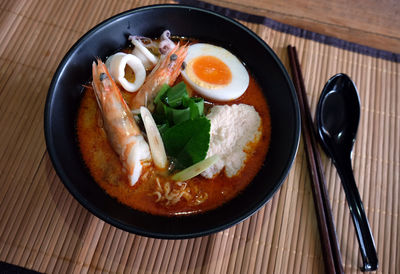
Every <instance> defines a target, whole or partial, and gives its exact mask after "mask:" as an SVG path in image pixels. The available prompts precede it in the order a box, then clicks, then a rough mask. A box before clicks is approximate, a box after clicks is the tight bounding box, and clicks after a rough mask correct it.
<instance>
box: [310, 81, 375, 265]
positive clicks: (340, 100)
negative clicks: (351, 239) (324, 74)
mask: <svg viewBox="0 0 400 274" xmlns="http://www.w3.org/2000/svg"><path fill="white" fill-rule="evenodd" d="M315 120H316V126H317V131H318V135H319V139H320V141H321V144H322V147H323V149H324V150H325V152H326V154H327V155H328V156H329V157H330V158H332V161H333V163H334V165H335V166H336V169H337V171H338V173H339V176H340V179H341V181H342V185H343V189H344V192H345V194H346V198H347V203H348V205H349V208H350V214H351V216H352V218H353V222H354V226H355V228H356V234H357V238H358V242H359V244H360V251H361V256H362V259H363V263H364V266H363V267H362V268H361V269H362V270H363V271H373V270H376V269H377V268H378V256H377V254H376V248H375V242H374V238H373V236H372V233H371V229H370V227H369V223H368V219H367V216H366V215H365V211H364V207H363V204H362V201H361V198H360V194H359V192H358V189H357V185H356V182H355V179H354V175H353V170H352V167H351V151H352V149H353V144H354V141H355V139H356V133H357V128H358V123H359V120H360V99H359V96H358V92H357V88H356V86H355V85H354V83H353V81H352V80H351V79H350V78H349V76H347V75H346V74H342V73H339V74H336V75H335V76H333V77H332V78H331V79H329V81H328V82H327V83H326V84H325V87H324V89H323V90H322V94H321V97H320V99H319V102H318V105H317V112H316V119H315Z"/></svg>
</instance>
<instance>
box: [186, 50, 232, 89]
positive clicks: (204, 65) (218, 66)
mask: <svg viewBox="0 0 400 274" xmlns="http://www.w3.org/2000/svg"><path fill="white" fill-rule="evenodd" d="M192 68H193V72H194V73H195V74H196V76H197V77H199V78H200V79H201V80H202V81H204V82H207V83H210V84H214V85H226V84H229V83H230V81H231V79H232V73H231V70H230V69H229V67H228V66H227V65H226V64H225V63H224V62H222V61H221V60H220V59H218V58H217V57H214V56H199V57H197V58H195V60H193V65H192Z"/></svg>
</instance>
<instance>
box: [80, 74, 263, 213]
mask: <svg viewBox="0 0 400 274" xmlns="http://www.w3.org/2000/svg"><path fill="white" fill-rule="evenodd" d="M178 81H180V79H178ZM178 81H177V82H178ZM122 93H123V96H124V98H125V99H128V98H129V97H130V96H134V95H132V94H130V93H127V92H122ZM128 101H129V100H128ZM212 103H213V104H219V103H218V102H212ZM240 103H243V104H248V105H252V106H254V108H255V109H256V111H257V112H258V113H259V115H260V117H261V121H262V122H261V124H262V137H261V138H260V140H259V142H258V143H256V144H251V145H250V146H248V147H250V150H251V151H247V150H246V153H247V155H248V156H247V160H246V162H245V166H244V168H242V169H241V170H240V171H239V173H238V175H236V176H234V177H232V178H228V177H227V176H226V175H225V173H224V171H221V172H220V173H219V174H218V175H217V176H215V177H214V178H212V179H206V178H204V177H202V176H201V175H198V176H196V177H195V178H192V179H190V180H188V181H186V184H187V187H188V189H189V188H190V190H191V191H192V193H200V194H201V195H202V197H203V198H204V197H206V198H207V199H205V200H204V201H203V202H202V203H200V204H196V203H193V202H188V201H187V200H185V199H183V198H182V199H181V200H180V201H179V202H177V203H175V204H169V205H168V204H166V203H162V202H157V196H156V195H155V194H154V192H155V189H156V186H157V183H156V181H155V180H154V176H152V175H154V172H155V171H154V169H155V168H154V166H152V165H150V166H148V167H144V168H143V171H142V176H141V177H140V179H139V181H138V182H137V183H136V184H135V185H134V186H133V187H132V186H129V184H128V179H127V176H126V175H125V174H124V173H123V171H122V165H121V163H120V160H119V157H118V155H117V154H116V153H115V152H114V151H113V149H112V148H111V146H110V144H109V143H108V141H107V137H106V134H105V132H104V130H103V129H102V128H101V117H100V111H99V110H98V107H97V102H96V98H95V96H94V92H93V90H92V89H91V88H86V90H85V92H84V94H83V98H82V101H81V105H80V108H79V112H78V117H77V133H78V140H79V145H80V149H81V152H82V157H83V160H84V162H85V164H86V166H87V167H88V169H89V171H90V174H91V175H92V177H93V178H94V180H95V181H96V182H97V183H98V184H99V185H100V187H101V188H103V189H104V190H105V191H106V192H107V193H108V194H109V195H110V196H112V197H114V198H116V199H117V200H118V201H119V202H121V203H123V204H125V205H128V206H130V207H132V208H134V209H137V210H140V211H144V212H148V213H151V214H155V215H169V216H172V215H185V214H193V213H199V212H204V211H207V210H210V209H213V208H216V207H218V206H220V205H222V204H223V203H225V202H227V201H229V200H231V199H232V198H234V197H235V196H236V195H238V194H239V193H240V191H242V190H243V189H244V188H245V187H246V186H247V185H248V184H249V183H250V182H251V181H252V180H253V178H254V177H255V175H256V174H257V172H258V171H259V170H260V168H261V166H262V164H263V162H264V158H265V155H266V153H267V150H268V145H269V141H270V117H269V110H268V105H267V102H266V100H265V97H264V95H263V94H262V91H261V88H260V87H259V85H258V84H257V83H256V81H255V80H254V78H253V77H250V84H249V87H248V88H247V91H246V92H245V93H244V94H243V95H242V96H241V97H240V98H238V99H236V100H233V101H230V102H228V103H224V104H229V105H232V104H240ZM248 147H247V148H248ZM201 195H200V196H201Z"/></svg>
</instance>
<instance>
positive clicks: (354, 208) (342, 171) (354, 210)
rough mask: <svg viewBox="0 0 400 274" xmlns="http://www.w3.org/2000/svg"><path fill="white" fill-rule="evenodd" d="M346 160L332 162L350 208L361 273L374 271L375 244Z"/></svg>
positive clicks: (375, 267) (375, 260)
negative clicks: (361, 264)
mask: <svg viewBox="0 0 400 274" xmlns="http://www.w3.org/2000/svg"><path fill="white" fill-rule="evenodd" d="M346 159H348V160H347V161H343V162H340V163H339V162H334V164H335V165H336V168H337V170H338V173H339V176H340V179H341V181H342V185H343V189H344V192H345V194H346V198H347V203H348V205H349V208H350V214H351V217H352V218H353V222H354V226H355V228H356V234H357V238H358V243H359V244H360V250H361V256H362V259H363V263H364V266H363V268H362V271H374V270H376V269H377V268H378V256H377V253H376V248H375V242H374V238H373V236H372V233H371V229H370V226H369V223H368V219H367V216H366V215H365V211H364V206H363V203H362V201H361V198H360V194H359V192H358V189H357V185H356V181H355V179H354V174H353V170H352V167H351V161H350V158H346Z"/></svg>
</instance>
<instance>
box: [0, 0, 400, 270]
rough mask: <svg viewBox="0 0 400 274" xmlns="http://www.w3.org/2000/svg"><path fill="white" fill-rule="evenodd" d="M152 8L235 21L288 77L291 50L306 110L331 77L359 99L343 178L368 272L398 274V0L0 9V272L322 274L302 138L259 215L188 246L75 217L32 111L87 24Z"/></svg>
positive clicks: (219, 0) (337, 195)
mask: <svg viewBox="0 0 400 274" xmlns="http://www.w3.org/2000/svg"><path fill="white" fill-rule="evenodd" d="M159 3H185V4H192V5H196V6H201V7H204V8H208V9H212V10H214V11H217V12H221V13H222V14H225V15H227V16H230V17H232V18H234V19H236V20H239V21H240V22H241V23H243V24H244V25H246V26H247V27H248V28H250V29H251V30H253V31H254V32H256V33H257V34H258V35H259V36H260V37H261V38H262V39H264V40H265V41H266V42H267V43H268V45H270V47H271V48H272V49H273V50H274V51H275V52H276V54H277V55H278V56H279V58H280V59H281V60H282V62H283V64H284V65H285V66H286V67H287V68H288V57H287V53H286V47H287V45H289V44H291V45H294V46H296V48H297V50H298V53H299V59H300V63H301V67H302V70H303V74H304V81H305V85H306V90H307V97H308V99H309V102H310V106H311V109H312V110H315V107H316V104H317V101H318V97H319V94H320V92H321V88H322V86H323V85H324V83H325V82H326V81H327V79H329V77H330V76H332V75H333V74H335V73H338V72H344V73H346V74H348V75H350V76H351V77H352V79H353V80H354V82H355V84H356V85H357V87H358V89H359V93H360V99H361V120H360V127H359V133H358V136H357V141H356V144H355V148H354V154H353V169H354V173H355V177H356V181H357V184H358V188H359V190H360V195H361V197H362V199H363V202H364V207H365V209H366V213H367V216H368V218H369V221H370V225H371V229H372V233H373V235H374V237H375V241H376V244H377V249H378V257H379V260H380V266H379V270H378V272H379V273H395V272H396V271H398V269H399V268H400V218H399V212H400V203H399V202H398V201H399V199H400V186H399V182H400V96H399V90H400V55H399V53H400V5H399V3H400V2H399V1H397V0H383V1H374V0H364V1H360V0H359V1H348V0H333V1H323V0H319V1H311V0H287V1H272V0H249V1H246V2H244V1H239V0H208V1H206V2H200V1H195V0H176V1H174V0H125V1H118V0H107V1H106V0H101V1H98V0H86V1H84V0H68V1H67V0H55V1H52V0H39V1H35V0H15V1H1V2H0V41H2V42H1V43H0V128H1V129H2V130H1V131H0V261H4V262H6V263H11V264H14V265H18V266H21V267H25V268H28V269H33V270H36V271H40V272H47V273H71V272H90V273H94V272H105V273H122V272H131V273H137V272H139V273H159V272H164V273H172V272H174V273H259V272H261V273H322V272H323V270H324V264H323V259H322V255H321V246H320V240H319V234H318V227H317V223H316V217H315V212H314V206H313V200H312V195H311V188H310V184H309V182H310V177H309V174H308V169H307V164H306V163H307V162H306V156H305V153H304V149H303V143H302V141H301V142H300V146H299V150H298V153H297V156H296V159H295V161H294V164H293V167H292V169H291V171H290V173H289V175H288V177H287V179H286V180H285V182H284V184H283V185H282V187H281V189H280V190H279V191H278V192H277V193H276V195H274V197H273V198H272V199H271V200H270V201H269V202H268V203H267V204H266V205H265V206H264V207H263V208H262V209H260V211H258V212H257V213H256V214H255V215H253V216H252V217H250V218H249V219H247V220H245V221H243V222H241V223H239V224H237V225H235V226H233V227H231V228H229V229H226V230H224V231H222V232H219V233H215V234H213V235H209V236H206V237H200V238H195V239H189V240H179V241H172V240H158V239H151V238H146V237H141V236H137V235H134V234H130V233H127V232H125V231H122V230H120V229H117V228H115V227H113V226H111V225H109V224H107V223H105V222H103V221H102V220H100V219H98V218H97V217H95V216H93V215H92V214H91V213H90V212H88V211H87V210H86V209H85V208H83V207H82V206H81V205H80V204H79V203H78V202H77V201H76V200H75V199H74V198H73V197H72V195H71V194H70V193H69V192H68V191H67V190H66V188H65V187H64V186H63V184H62V182H61V181H60V180H59V178H58V177H57V175H56V172H55V171H54V169H53V166H52V164H51V160H50V157H49V155H48V153H47V150H46V145H45V140H44V133H43V115H44V113H43V110H44V104H45V100H46V95H47V90H48V88H49V85H50V82H51V79H52V76H53V74H54V72H55V70H56V68H57V66H58V64H59V62H60V61H61V59H62V58H63V56H64V55H65V53H66V52H67V51H68V49H69V48H70V47H71V46H72V45H73V44H74V43H75V42H76V41H77V40H78V39H79V37H81V36H82V35H83V34H84V33H85V32H87V31H88V30H89V29H91V28H92V27H93V26H95V25H96V24H98V23H99V22H101V21H103V20H105V19H107V18H109V17H111V16H112V15H115V14H118V13H120V12H122V11H125V10H128V9H131V8H135V7H140V6H144V5H150V4H159ZM255 17H257V18H258V19H260V18H262V20H253V19H254V18H255ZM271 19H272V20H271ZM281 23H283V24H281ZM322 160H323V165H324V173H325V176H326V182H327V189H328V193H329V199H330V202H331V204H332V211H333V215H334V219H335V220H334V221H335V224H336V229H337V235H338V241H339V246H340V249H341V252H342V260H343V265H344V269H345V271H346V273H360V269H359V267H360V266H361V257H360V255H359V249H358V243H357V240H356V236H355V233H354V228H353V224H352V221H351V218H350V214H349V210H348V207H347V204H346V199H345V196H344V193H343V190H342V188H341V186H340V180H339V178H338V175H337V173H336V170H335V168H334V167H333V165H332V163H331V162H330V160H329V159H328V158H327V157H325V156H323V159H322ZM0 272H1V271H0Z"/></svg>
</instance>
